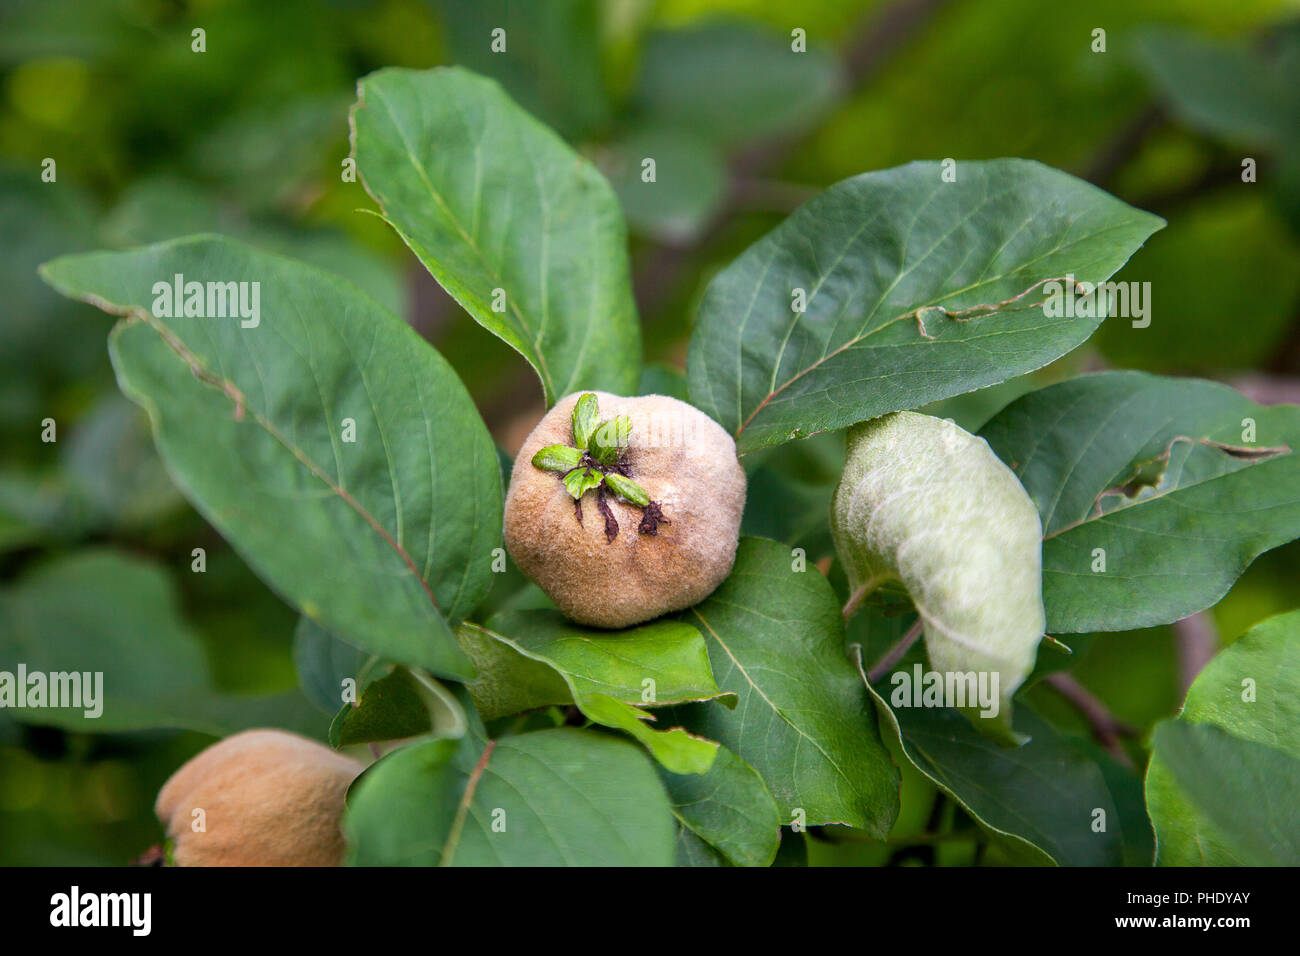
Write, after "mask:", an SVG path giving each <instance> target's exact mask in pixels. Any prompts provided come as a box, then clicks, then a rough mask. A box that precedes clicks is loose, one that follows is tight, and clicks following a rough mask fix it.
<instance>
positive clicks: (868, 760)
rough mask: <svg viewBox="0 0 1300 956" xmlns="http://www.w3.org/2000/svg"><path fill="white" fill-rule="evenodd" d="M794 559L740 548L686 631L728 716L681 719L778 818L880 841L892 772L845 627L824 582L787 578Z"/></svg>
mask: <svg viewBox="0 0 1300 956" xmlns="http://www.w3.org/2000/svg"><path fill="white" fill-rule="evenodd" d="M795 566H796V562H795V560H794V559H793V558H792V557H791V554H790V550H789V549H788V548H786V547H784V546H782V545H780V544H777V543H776V542H775V541H765V540H763V539H761V538H743V539H741V542H740V548H739V550H738V551H737V553H736V564H735V568H734V569H733V570H732V572H731V576H730V577H729V578H727V580H726V581H724V582H723V583H722V586H721V587H719V588H718V590H716V591H715V592H713V594H712V595H711V596H710V597H709V598H708V599H707V600H706V601H704V602H703V603H702V604H700V605H698V606H697V607H695V608H693V609H691V610H690V611H688V612H686V613H685V614H684V615H683V616H682V620H684V621H688V622H690V623H691V624H693V625H696V626H698V627H699V628H700V630H701V632H702V633H703V634H704V636H705V640H706V641H707V643H708V649H709V659H710V661H711V662H712V664H713V670H714V674H715V675H716V676H717V679H718V686H719V687H721V688H722V689H723V690H724V691H729V692H731V693H734V694H736V695H737V696H738V697H739V705H738V706H737V707H736V708H735V709H734V710H730V711H729V710H726V709H724V708H721V707H717V706H708V707H702V706H694V707H690V708H687V709H686V710H685V712H683V714H682V720H683V723H684V724H685V726H686V728H687V729H688V730H691V731H694V732H695V733H698V734H701V735H703V736H705V737H708V738H709V739H711V740H717V741H719V742H721V743H722V745H723V746H724V747H726V748H727V749H728V750H730V751H732V752H733V753H734V754H736V755H737V756H738V757H740V758H741V759H742V760H744V761H746V762H747V763H749V764H750V765H751V766H753V768H754V769H755V770H757V771H758V773H759V775H760V776H761V777H762V778H763V781H764V783H766V785H767V788H768V790H769V791H770V792H771V794H772V796H773V797H774V798H775V800H776V803H777V807H778V808H779V811H780V814H781V818H782V819H783V820H786V821H789V820H792V819H794V817H795V815H796V812H797V811H798V810H800V809H802V810H803V812H804V814H805V816H806V822H807V823H808V824H809V825H815V824H822V823H847V824H848V825H850V826H854V827H858V828H860V829H863V830H866V831H867V832H869V833H871V834H872V835H874V836H877V837H880V838H882V839H883V838H884V837H885V836H886V835H887V834H888V833H889V828H890V826H891V825H892V824H893V821H894V818H895V816H897V813H898V770H897V768H896V767H894V765H893V763H892V761H891V760H890V758H889V754H888V752H887V751H886V750H885V747H884V744H882V743H881V740H880V737H879V731H878V729H877V726H876V714H875V710H874V708H873V707H872V706H871V703H870V699H869V698H868V697H867V695H866V691H865V690H864V689H863V687H862V683H861V681H860V679H859V678H858V675H857V673H856V671H855V670H854V668H853V665H852V664H851V663H850V662H849V659H848V657H847V655H846V653H845V648H844V619H843V617H842V616H841V615H840V607H839V602H838V601H837V600H836V598H835V593H834V591H832V589H831V586H830V585H829V584H828V583H827V582H826V579H825V578H823V577H822V576H821V574H820V573H818V572H817V571H816V570H815V569H811V568H810V569H807V570H794V567H795Z"/></svg>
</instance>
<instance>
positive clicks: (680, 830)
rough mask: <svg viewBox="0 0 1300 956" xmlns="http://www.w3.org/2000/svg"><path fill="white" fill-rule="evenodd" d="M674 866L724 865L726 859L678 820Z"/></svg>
mask: <svg viewBox="0 0 1300 956" xmlns="http://www.w3.org/2000/svg"><path fill="white" fill-rule="evenodd" d="M673 865H674V866H726V865H727V860H726V857H724V856H723V855H722V854H721V853H719V852H718V851H717V850H715V849H714V848H713V847H711V846H709V845H708V844H707V843H705V842H704V841H703V840H701V839H700V838H699V837H697V836H696V835H695V834H694V833H692V832H691V831H690V830H689V829H687V827H686V826H685V825H684V824H682V823H681V822H680V821H679V822H678V824H677V860H676V863H674V864H673Z"/></svg>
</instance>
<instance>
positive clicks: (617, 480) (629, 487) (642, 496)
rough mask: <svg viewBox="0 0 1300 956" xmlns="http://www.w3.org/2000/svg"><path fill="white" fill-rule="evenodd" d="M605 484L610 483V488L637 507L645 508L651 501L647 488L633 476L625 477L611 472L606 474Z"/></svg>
mask: <svg viewBox="0 0 1300 956" xmlns="http://www.w3.org/2000/svg"><path fill="white" fill-rule="evenodd" d="M605 484H607V485H609V490H610V491H612V492H614V494H616V495H618V496H619V497H620V498H623V499H625V500H627V501H629V502H631V503H632V504H634V505H636V506H637V507H640V508H644V507H645V506H646V505H648V504H649V503H650V496H649V495H647V494H646V493H645V489H644V488H642V487H641V486H640V485H638V484H637V483H636V482H635V481H633V480H632V479H631V478H624V477H623V476H622V475H619V474H615V473H613V472H611V473H610V474H608V475H606V476H605Z"/></svg>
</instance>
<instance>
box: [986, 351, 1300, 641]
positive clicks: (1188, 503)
mask: <svg viewBox="0 0 1300 956" xmlns="http://www.w3.org/2000/svg"><path fill="white" fill-rule="evenodd" d="M1252 423H1253V425H1252ZM1252 427H1253V429H1254V433H1253V435H1252V434H1251V428H1252ZM980 434H981V435H982V436H983V437H984V438H986V439H987V440H988V442H989V445H990V446H992V448H993V450H994V451H995V452H996V453H997V454H998V456H999V457H1000V458H1002V460H1003V461H1005V462H1006V463H1007V464H1008V465H1009V466H1010V467H1011V469H1012V471H1014V472H1015V473H1016V476H1017V477H1018V478H1019V479H1020V482H1021V484H1023V485H1024V486H1025V490H1026V491H1028V492H1029V495H1030V497H1031V498H1033V499H1034V502H1035V504H1036V505H1037V506H1038V511H1039V515H1040V516H1041V518H1042V522H1043V534H1044V541H1043V602H1044V604H1045V605H1046V608H1047V630H1048V631H1049V632H1050V633H1058V634H1059V633H1068V632H1086V631H1115V630H1127V629H1132V628H1139V627H1149V626H1153V625H1157V624H1165V623H1168V622H1170V621H1175V620H1178V619H1180V618H1183V617H1186V616H1187V615H1189V614H1192V613H1194V612H1196V611H1199V610H1201V609H1203V608H1207V607H1209V606H1211V605H1213V604H1214V603H1216V602H1217V601H1218V600H1219V599H1220V598H1221V597H1223V595H1224V594H1225V593H1227V591H1228V589H1229V588H1230V587H1231V586H1232V583H1233V582H1234V581H1235V580H1236V579H1237V578H1238V576H1239V575H1240V574H1241V573H1242V572H1243V571H1244V570H1245V569H1246V567H1247V566H1248V565H1249V564H1250V562H1251V561H1253V560H1254V559H1255V557H1257V556H1258V555H1259V554H1261V553H1262V552H1264V551H1267V550H1268V549H1270V548H1275V547H1277V546H1278V545H1280V544H1283V543H1285V542H1287V541H1290V540H1292V539H1294V538H1295V537H1297V536H1298V535H1300V455H1296V454H1294V453H1292V452H1289V451H1287V449H1288V448H1296V447H1300V409H1297V408H1295V407H1294V406H1285V405H1280V406H1275V407H1272V408H1266V407H1264V406H1260V405H1256V404H1255V403H1253V402H1251V401H1248V400H1247V399H1245V398H1243V397H1242V396H1241V395H1239V394H1237V393H1236V392H1234V391H1233V390H1232V389H1230V388H1227V387H1226V386H1223V385H1218V384H1214V383H1211V382H1203V381H1197V380H1192V379H1167V378H1159V377H1156V376H1152V375H1145V374H1142V373H1140V372H1107V373H1103V374H1099V375H1088V376H1083V377H1081V378H1076V379H1071V380H1070V381H1066V382H1062V383H1060V384H1059V385H1052V386H1049V387H1048V388H1044V389H1041V390H1040V391H1037V392H1032V393H1030V394H1028V395H1026V396H1024V397H1023V398H1020V399H1018V400H1017V401H1015V402H1012V403H1011V404H1010V405H1009V406H1007V408H1005V409H1004V410H1003V411H1001V412H999V413H998V414H997V415H996V416H995V417H994V418H993V420H992V421H990V422H989V423H988V424H987V425H986V426H985V427H984V428H983V429H982V430H981V432H980ZM1102 561H1104V570H1100V569H1101V568H1102V567H1103V564H1102V563H1101V562H1102ZM1067 643H1068V642H1067Z"/></svg>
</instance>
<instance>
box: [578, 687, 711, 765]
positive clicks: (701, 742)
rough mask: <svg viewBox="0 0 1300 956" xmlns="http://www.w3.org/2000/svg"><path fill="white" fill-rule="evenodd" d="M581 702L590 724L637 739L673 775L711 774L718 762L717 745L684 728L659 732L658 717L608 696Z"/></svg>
mask: <svg viewBox="0 0 1300 956" xmlns="http://www.w3.org/2000/svg"><path fill="white" fill-rule="evenodd" d="M577 699H578V700H581V703H580V704H579V707H578V709H579V710H581V711H582V713H583V716H585V717H586V718H587V719H588V720H592V721H594V722H596V723H598V724H601V725H602V726H605V727H613V728H615V729H616V730H621V731H623V732H624V733H626V734H627V735H629V736H630V737H633V738H635V739H636V740H637V741H638V742H640V743H641V744H643V745H644V746H645V749H646V750H648V751H650V753H651V755H652V756H653V757H654V758H655V760H657V761H658V762H659V764H660V765H661V766H663V767H664V768H666V769H667V770H670V771H672V772H673V773H678V774H688V775H690V774H702V773H707V772H708V770H709V768H710V767H712V766H713V763H714V761H715V759H716V758H717V755H718V745H717V743H715V742H714V741H712V740H705V739H704V738H703V737H696V736H693V735H692V734H688V733H687V732H686V731H685V730H683V729H682V728H681V727H670V728H666V729H664V730H658V729H656V728H654V727H652V726H650V724H651V723H652V722H654V721H655V720H656V717H655V715H654V714H653V713H651V712H650V711H648V710H644V709H642V708H640V707H636V706H633V705H632V704H627V703H624V702H623V701H621V700H617V699H615V698H613V697H611V696H609V695H608V694H586V695H583V696H582V697H580V698H577Z"/></svg>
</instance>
